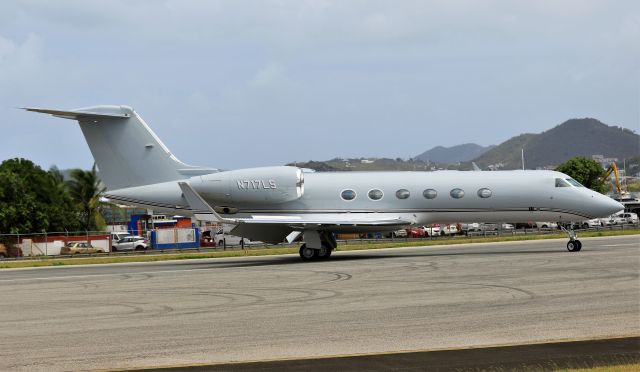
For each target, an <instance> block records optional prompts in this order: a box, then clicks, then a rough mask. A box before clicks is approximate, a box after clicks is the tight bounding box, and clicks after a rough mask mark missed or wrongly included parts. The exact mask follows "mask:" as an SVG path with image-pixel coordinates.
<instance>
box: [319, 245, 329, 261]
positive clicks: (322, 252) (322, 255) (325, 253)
mask: <svg viewBox="0 0 640 372" xmlns="http://www.w3.org/2000/svg"><path fill="white" fill-rule="evenodd" d="M332 251H333V249H331V248H330V247H328V246H326V245H324V244H323V245H322V248H320V249H319V250H317V253H318V259H320V260H326V259H328V258H329V257H331V252H332Z"/></svg>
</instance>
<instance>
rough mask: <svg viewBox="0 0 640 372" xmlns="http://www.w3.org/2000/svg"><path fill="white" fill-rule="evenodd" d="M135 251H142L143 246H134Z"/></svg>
mask: <svg viewBox="0 0 640 372" xmlns="http://www.w3.org/2000/svg"><path fill="white" fill-rule="evenodd" d="M136 251H144V247H143V246H141V245H139V246H137V247H136Z"/></svg>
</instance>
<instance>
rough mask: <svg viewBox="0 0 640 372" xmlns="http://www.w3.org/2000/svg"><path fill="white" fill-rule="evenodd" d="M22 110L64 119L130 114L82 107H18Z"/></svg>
mask: <svg viewBox="0 0 640 372" xmlns="http://www.w3.org/2000/svg"><path fill="white" fill-rule="evenodd" d="M20 108H21V109H23V110H27V111H32V112H39V113H41V114H51V115H53V116H57V117H60V118H64V119H74V120H80V119H83V118H87V119H91V118H128V117H129V116H130V115H129V114H127V113H121V114H119V113H101V112H92V111H83V110H82V109H78V110H72V111H64V110H55V109H43V108H35V107H20Z"/></svg>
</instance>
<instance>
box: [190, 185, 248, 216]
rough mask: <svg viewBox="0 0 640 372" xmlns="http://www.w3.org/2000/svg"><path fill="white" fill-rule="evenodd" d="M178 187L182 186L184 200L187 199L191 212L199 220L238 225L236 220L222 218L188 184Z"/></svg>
mask: <svg viewBox="0 0 640 372" xmlns="http://www.w3.org/2000/svg"><path fill="white" fill-rule="evenodd" d="M178 186H180V189H181V190H182V194H183V195H184V198H185V199H187V203H189V207H190V208H191V211H192V212H193V214H194V215H195V217H196V218H197V219H198V220H200V221H212V222H219V223H231V224H237V223H238V222H237V221H235V220H230V219H226V218H222V217H221V216H220V215H219V214H218V213H216V211H214V210H213V208H211V206H210V205H209V203H207V202H206V201H205V200H204V199H203V198H202V196H200V194H198V193H197V192H196V190H194V189H193V187H191V185H189V184H188V183H186V182H178Z"/></svg>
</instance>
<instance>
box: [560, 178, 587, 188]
mask: <svg viewBox="0 0 640 372" xmlns="http://www.w3.org/2000/svg"><path fill="white" fill-rule="evenodd" d="M571 186H573V187H584V186H582V185H581V184H580V182H578V181H576V180H574V179H573V178H564V179H563V178H556V187H571Z"/></svg>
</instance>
